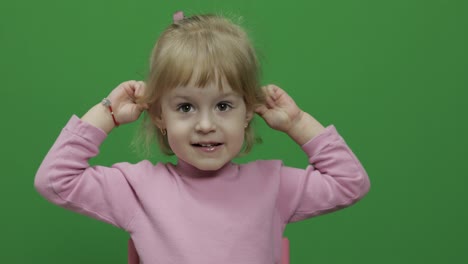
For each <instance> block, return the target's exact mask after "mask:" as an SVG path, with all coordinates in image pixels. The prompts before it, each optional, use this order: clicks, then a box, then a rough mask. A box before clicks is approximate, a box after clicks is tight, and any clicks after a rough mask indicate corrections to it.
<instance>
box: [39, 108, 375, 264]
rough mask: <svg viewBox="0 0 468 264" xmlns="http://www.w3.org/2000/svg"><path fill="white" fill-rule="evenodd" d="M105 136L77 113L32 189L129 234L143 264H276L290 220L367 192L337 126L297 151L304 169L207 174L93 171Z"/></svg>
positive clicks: (146, 168) (144, 166) (175, 169)
mask: <svg viewBox="0 0 468 264" xmlns="http://www.w3.org/2000/svg"><path fill="white" fill-rule="evenodd" d="M105 138H106V134H105V133H104V132H103V131H101V130H100V129H98V128H96V127H93V126H91V125H89V124H88V123H86V122H83V121H81V120H80V119H79V118H78V117H76V116H73V117H72V118H71V119H70V121H69V122H68V124H67V125H66V126H65V128H64V129H63V131H62V133H61V134H60V136H59V137H58V139H57V141H56V142H55V144H54V145H53V147H52V149H51V150H50V151H49V153H48V154H47V156H46V157H45V159H44V161H43V162H42V164H41V166H40V168H39V170H38V172H37V175H36V178H35V187H36V189H37V190H38V192H39V193H41V194H42V195H43V196H44V197H45V198H46V199H48V200H49V201H51V202H52V203H54V204H57V205H60V206H62V207H65V208H67V209H70V210H73V211H76V212H79V213H82V214H85V215H88V216H90V217H93V218H96V219H99V220H101V221H104V222H107V223H110V224H113V225H115V226H117V227H120V228H123V229H124V230H126V231H128V232H129V233H130V235H131V237H132V239H133V241H134V243H135V247H136V249H137V252H138V254H139V256H140V259H141V261H142V263H149V264H157V263H161V264H182V263H183V264H210V263H213V264H219V263H223V264H272V263H279V261H280V253H281V238H282V235H283V231H284V228H285V225H286V224H287V223H291V222H296V221H301V220H304V219H307V218H310V217H313V216H316V215H319V214H324V213H328V212H331V211H334V210H337V209H340V208H343V207H346V206H349V205H351V204H353V203H354V202H356V201H358V200H359V199H360V198H362V197H363V196H364V195H365V194H366V193H367V192H368V190H369V179H368V176H367V174H366V171H365V170H364V168H363V167H362V165H361V163H360V162H359V161H358V159H357V158H356V156H355V155H354V154H353V152H352V151H351V150H350V149H349V147H348V146H347V145H346V143H345V141H344V140H343V139H342V137H341V136H340V135H339V134H338V133H337V131H336V129H335V127H334V126H333V125H330V126H328V127H326V129H325V131H324V132H322V133H321V134H319V135H317V136H316V137H315V138H313V139H312V140H310V141H309V142H307V143H306V144H304V145H303V146H302V149H303V151H304V152H305V154H306V155H307V156H308V157H309V164H310V165H309V166H307V168H305V169H297V168H291V167H286V166H284V165H283V164H282V162H281V161H278V160H259V161H254V162H251V163H248V164H242V165H239V164H234V163H229V164H226V165H225V166H224V167H223V168H221V169H220V170H219V171H215V172H209V173H208V172H204V171H199V170H197V169H196V168H194V167H192V166H191V165H189V164H186V163H183V162H181V161H179V163H178V164H177V165H173V164H163V163H157V164H156V165H154V164H152V163H150V162H149V161H147V160H144V161H141V162H139V163H137V164H130V163H117V164H115V165H113V166H112V167H103V166H92V167H91V166H90V165H89V163H88V160H89V159H90V158H92V157H94V156H96V155H97V154H98V152H99V146H100V144H101V143H102V142H103V140H104V139H105Z"/></svg>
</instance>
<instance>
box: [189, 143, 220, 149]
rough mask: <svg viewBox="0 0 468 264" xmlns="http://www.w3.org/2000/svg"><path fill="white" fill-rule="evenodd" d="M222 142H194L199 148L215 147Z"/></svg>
mask: <svg viewBox="0 0 468 264" xmlns="http://www.w3.org/2000/svg"><path fill="white" fill-rule="evenodd" d="M221 145H222V143H195V144H192V146H194V147H199V148H214V147H217V146H221Z"/></svg>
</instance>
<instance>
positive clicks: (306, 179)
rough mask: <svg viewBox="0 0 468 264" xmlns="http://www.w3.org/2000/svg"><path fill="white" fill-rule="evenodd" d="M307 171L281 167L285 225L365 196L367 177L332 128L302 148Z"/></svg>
mask: <svg viewBox="0 0 468 264" xmlns="http://www.w3.org/2000/svg"><path fill="white" fill-rule="evenodd" d="M302 149H303V151H304V152H305V153H306V154H307V156H308V160H309V165H308V166H307V168H306V169H305V170H303V169H296V168H290V167H286V166H282V167H281V172H280V174H281V175H280V178H281V180H280V197H282V199H281V203H280V208H281V212H282V215H283V220H284V222H285V223H291V222H297V221H301V220H304V219H307V218H311V217H314V216H317V215H321V214H325V213H329V212H333V211H336V210H338V209H340V208H344V207H347V206H350V205H352V204H354V203H355V202H357V201H358V200H360V199H361V198H362V197H364V196H365V195H366V193H367V192H368V191H369V188H370V182H369V178H368V175H367V173H366V171H365V169H364V168H363V166H362V165H361V163H360V162H359V160H358V159H357V157H356V156H355V155H354V153H353V152H352V151H351V149H350V148H349V147H348V145H347V144H346V143H345V141H344V139H343V138H342V137H341V136H340V135H339V134H338V132H337V130H336V128H335V127H334V126H333V125H330V126H328V127H327V128H326V129H325V131H323V132H322V133H321V134H319V135H317V136H316V137H315V138H313V139H312V140H310V141H309V142H307V143H305V144H304V145H303V146H302Z"/></svg>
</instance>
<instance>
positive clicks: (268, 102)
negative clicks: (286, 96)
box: [262, 85, 276, 108]
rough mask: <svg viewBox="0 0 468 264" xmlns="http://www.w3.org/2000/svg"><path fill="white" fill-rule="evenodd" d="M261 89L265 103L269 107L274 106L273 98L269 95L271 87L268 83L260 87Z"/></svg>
mask: <svg viewBox="0 0 468 264" xmlns="http://www.w3.org/2000/svg"><path fill="white" fill-rule="evenodd" d="M262 90H263V92H264V94H265V103H266V105H267V106H268V107H269V108H274V107H275V106H276V103H275V101H274V99H273V98H272V96H271V92H270V90H271V88H270V85H268V86H264V87H262Z"/></svg>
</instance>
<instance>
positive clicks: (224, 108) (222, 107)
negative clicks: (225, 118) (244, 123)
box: [216, 102, 232, 112]
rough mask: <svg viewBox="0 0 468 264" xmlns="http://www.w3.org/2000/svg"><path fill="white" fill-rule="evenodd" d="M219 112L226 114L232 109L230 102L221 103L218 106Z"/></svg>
mask: <svg viewBox="0 0 468 264" xmlns="http://www.w3.org/2000/svg"><path fill="white" fill-rule="evenodd" d="M216 108H218V110H219V111H221V112H225V111H228V110H229V109H231V108H232V105H231V104H230V103H228V102H220V103H218V104H217V105H216Z"/></svg>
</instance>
